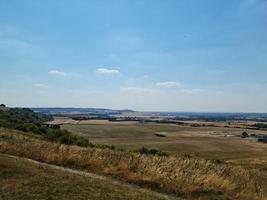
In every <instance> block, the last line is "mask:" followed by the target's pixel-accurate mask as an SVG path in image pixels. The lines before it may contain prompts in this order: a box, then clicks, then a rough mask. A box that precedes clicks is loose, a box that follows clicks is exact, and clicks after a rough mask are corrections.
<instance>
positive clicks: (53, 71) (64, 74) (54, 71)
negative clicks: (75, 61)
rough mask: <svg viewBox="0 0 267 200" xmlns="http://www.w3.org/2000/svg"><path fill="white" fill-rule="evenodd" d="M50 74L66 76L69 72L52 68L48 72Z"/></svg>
mask: <svg viewBox="0 0 267 200" xmlns="http://www.w3.org/2000/svg"><path fill="white" fill-rule="evenodd" d="M48 74H49V75H52V76H66V75H67V73H66V72H63V71H59V70H56V69H53V70H50V71H49V72H48Z"/></svg>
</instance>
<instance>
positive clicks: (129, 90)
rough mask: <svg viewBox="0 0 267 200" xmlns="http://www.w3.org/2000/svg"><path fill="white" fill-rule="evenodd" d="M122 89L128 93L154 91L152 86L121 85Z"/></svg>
mask: <svg viewBox="0 0 267 200" xmlns="http://www.w3.org/2000/svg"><path fill="white" fill-rule="evenodd" d="M120 90H121V91H122V92H127V93H148V92H153V91H154V90H153V89H151V88H144V87H121V88H120Z"/></svg>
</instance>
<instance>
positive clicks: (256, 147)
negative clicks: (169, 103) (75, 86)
mask: <svg viewBox="0 0 267 200" xmlns="http://www.w3.org/2000/svg"><path fill="white" fill-rule="evenodd" d="M62 129H67V130H70V131H72V132H74V133H76V134H81V135H84V136H86V137H88V138H89V140H90V141H91V142H93V143H97V144H108V145H114V146H116V147H119V148H126V149H130V150H135V149H138V148H141V147H147V148H156V149H160V150H162V151H165V152H168V153H171V154H194V155H196V156H200V157H204V158H207V159H221V160H226V161H228V162H239V163H242V164H244V165H245V164H249V165H253V164H255V165H260V166H263V165H264V164H266V163H267V154H266V152H267V145H266V144H264V143H258V142H252V141H247V140H245V139H243V138H241V137H240V136H241V134H242V133H243V132H244V131H246V132H247V133H249V134H267V132H266V131H259V130H246V129H242V128H225V127H190V126H182V125H173V124H154V123H138V124H118V123H117V124H110V123H109V124H105V123H102V124H99V122H98V123H95V124H94V123H91V124H76V125H74V124H65V125H63V126H62ZM156 133H163V134H165V135H166V137H157V136H156V135H155V134H156Z"/></svg>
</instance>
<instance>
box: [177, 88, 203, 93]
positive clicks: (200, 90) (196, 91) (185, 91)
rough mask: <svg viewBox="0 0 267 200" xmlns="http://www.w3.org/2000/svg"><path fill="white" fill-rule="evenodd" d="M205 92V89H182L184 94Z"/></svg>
mask: <svg viewBox="0 0 267 200" xmlns="http://www.w3.org/2000/svg"><path fill="white" fill-rule="evenodd" d="M203 91H204V90H203V89H181V90H180V92H181V93H182V94H198V93H200V92H203Z"/></svg>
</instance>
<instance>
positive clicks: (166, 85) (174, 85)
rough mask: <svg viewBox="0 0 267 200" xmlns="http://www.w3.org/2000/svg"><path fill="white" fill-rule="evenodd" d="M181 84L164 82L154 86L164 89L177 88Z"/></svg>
mask: <svg viewBox="0 0 267 200" xmlns="http://www.w3.org/2000/svg"><path fill="white" fill-rule="evenodd" d="M180 85H181V84H180V83H179V82H177V81H166V82H158V83H156V86H158V87H165V88H174V87H179V86H180Z"/></svg>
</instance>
